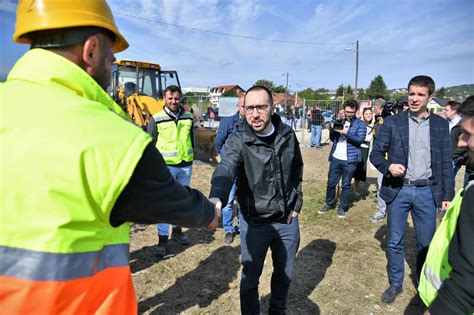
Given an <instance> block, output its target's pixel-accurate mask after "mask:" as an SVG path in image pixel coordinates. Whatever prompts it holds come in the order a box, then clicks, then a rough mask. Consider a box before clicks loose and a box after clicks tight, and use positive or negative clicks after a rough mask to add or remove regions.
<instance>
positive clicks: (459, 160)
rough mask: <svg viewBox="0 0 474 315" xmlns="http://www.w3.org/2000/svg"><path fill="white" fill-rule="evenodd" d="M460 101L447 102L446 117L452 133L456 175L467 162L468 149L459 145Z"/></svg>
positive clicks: (460, 131) (460, 129)
mask: <svg viewBox="0 0 474 315" xmlns="http://www.w3.org/2000/svg"><path fill="white" fill-rule="evenodd" d="M459 106H461V104H460V103H458V102H455V101H449V102H448V103H447V104H446V112H445V114H446V118H447V119H448V121H449V133H450V134H451V144H452V149H453V171H454V177H456V174H457V173H458V171H459V169H460V168H461V166H463V165H465V164H466V158H467V149H466V148H460V147H458V140H459V136H460V135H461V134H462V128H461V118H462V117H461V115H459V113H458V109H459Z"/></svg>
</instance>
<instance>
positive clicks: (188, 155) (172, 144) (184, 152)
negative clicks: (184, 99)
mask: <svg viewBox="0 0 474 315" xmlns="http://www.w3.org/2000/svg"><path fill="white" fill-rule="evenodd" d="M153 119H154V120H155V123H156V129H157V132H158V139H157V141H156V148H157V149H158V150H159V151H160V153H161V154H162V155H163V158H164V160H165V162H166V164H168V165H176V164H179V163H181V162H183V161H184V162H191V161H192V160H193V158H194V152H193V144H192V141H191V129H192V128H193V114H191V113H190V112H188V111H183V112H182V113H181V114H180V115H179V117H178V119H177V120H176V119H174V118H173V117H170V116H169V115H168V114H167V113H166V112H165V111H164V110H162V111H160V112H158V113H156V114H155V115H153Z"/></svg>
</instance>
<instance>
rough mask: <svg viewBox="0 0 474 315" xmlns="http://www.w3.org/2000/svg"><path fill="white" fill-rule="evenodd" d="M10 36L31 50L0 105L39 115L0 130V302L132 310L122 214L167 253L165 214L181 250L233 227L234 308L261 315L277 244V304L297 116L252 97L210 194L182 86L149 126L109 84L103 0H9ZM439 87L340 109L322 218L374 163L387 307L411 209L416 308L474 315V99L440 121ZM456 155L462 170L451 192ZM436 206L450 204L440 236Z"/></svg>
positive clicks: (17, 309) (231, 131)
mask: <svg viewBox="0 0 474 315" xmlns="http://www.w3.org/2000/svg"><path fill="white" fill-rule="evenodd" d="M14 40H15V41H16V42H19V43H28V44H30V45H31V49H30V50H29V51H28V52H26V53H25V54H24V55H23V56H22V57H21V58H20V59H19V60H18V62H17V63H16V64H15V66H14V67H13V69H12V70H11V72H10V74H9V76H8V78H7V80H6V81H5V82H3V83H1V84H0V100H1V107H2V114H3V115H5V117H14V116H18V115H21V116H24V117H35V123H33V124H30V125H29V126H28V128H20V127H18V125H17V122H16V121H15V120H6V119H4V120H1V126H0V130H2V132H1V133H0V139H1V143H2V147H4V148H8V152H7V151H6V150H3V152H2V171H3V174H2V186H1V187H2V188H1V189H2V198H3V200H2V208H1V213H2V223H1V226H2V229H1V230H2V231H1V236H0V248H1V252H2V263H1V264H0V277H1V279H2V284H1V286H0V308H1V310H2V313H5V314H28V313H37V314H56V313H70V314H76V313H80V314H82V313H86V314H89V313H106V314H136V313H137V300H136V296H135V292H134V288H133V283H132V277H131V274H130V267H129V233H130V230H129V226H130V225H129V223H130V222H135V223H141V224H157V234H158V245H157V247H156V253H157V255H159V256H160V257H169V256H170V255H172V253H170V252H169V250H168V246H167V244H168V241H169V238H170V235H169V224H172V225H173V228H172V235H171V238H172V239H173V240H175V241H177V242H178V243H180V244H183V245H186V244H188V243H189V239H188V238H187V235H185V234H184V232H183V230H182V227H189V228H195V227H206V228H207V229H209V230H214V229H216V228H217V227H218V225H219V223H220V221H221V220H222V218H221V217H223V218H224V220H223V221H224V229H225V237H224V242H226V243H232V242H233V241H234V236H235V235H236V234H237V233H240V249H241V263H242V274H241V281H240V305H241V312H242V313H243V314H259V313H260V302H259V301H260V300H259V295H258V291H259V290H258V286H259V278H260V276H261V274H262V269H263V265H264V261H265V257H266V253H267V251H268V249H270V250H271V252H272V258H273V273H272V277H271V284H270V286H271V295H270V302H269V313H270V314H284V313H285V312H286V309H287V296H288V290H289V287H290V283H291V279H292V274H293V267H294V261H295V257H296V253H297V251H298V247H299V242H300V229H299V213H300V211H301V209H302V206H303V193H302V191H303V190H302V181H303V158H302V155H301V151H300V145H299V143H298V140H297V137H296V135H295V132H294V123H293V122H292V119H293V120H294V118H295V116H294V112H293V113H292V112H291V111H290V113H288V115H287V116H286V117H285V121H287V122H288V125H287V124H285V123H283V122H282V119H281V118H280V115H275V114H274V113H275V106H274V103H273V95H272V93H271V91H269V90H268V89H267V88H265V87H263V86H253V87H251V88H250V89H249V90H247V91H246V92H245V94H244V95H242V96H241V97H240V98H239V101H238V103H237V110H236V113H235V115H233V116H231V117H228V118H226V119H224V120H223V121H222V122H221V124H220V126H219V130H218V132H217V136H216V147H217V149H218V150H219V152H220V154H221V162H220V163H219V164H218V166H217V167H216V168H215V170H214V173H213V175H212V181H211V189H210V194H209V198H206V197H205V196H204V195H203V194H202V193H201V192H199V191H198V190H195V189H192V188H190V187H189V183H190V178H191V174H192V164H193V159H194V140H193V139H194V137H193V116H192V113H191V112H189V111H187V110H185V109H184V108H183V107H182V105H181V100H182V92H181V90H180V89H179V87H177V86H168V87H167V88H166V90H165V93H164V100H165V106H164V108H163V110H162V111H160V112H158V113H156V114H154V115H153V117H152V118H151V119H150V122H149V124H148V129H147V133H145V132H143V130H142V129H141V128H139V127H137V126H135V125H134V124H133V123H132V122H131V120H130V119H129V117H128V116H127V115H126V114H125V113H124V112H123V111H122V109H121V108H120V107H119V106H118V105H117V104H116V103H115V102H114V101H113V100H112V98H111V97H110V96H109V95H108V94H107V92H106V89H107V86H108V85H109V80H110V74H111V66H112V62H113V61H114V59H115V58H114V53H117V52H120V51H123V50H125V49H126V48H127V47H128V43H127V41H126V40H125V38H124V37H123V36H122V34H121V33H120V32H119V30H118V28H117V26H116V25H115V22H114V18H113V16H112V12H111V11H110V8H109V7H108V5H107V4H106V2H105V1H98V0H84V1H81V2H74V1H68V2H58V1H47V0H44V1H39V2H30V1H20V2H19V3H18V8H17V21H16V30H15V34H14ZM434 89H435V85H434V81H433V80H432V79H431V78H430V77H427V76H416V77H414V78H412V79H411V80H410V81H409V83H408V100H407V104H408V110H406V111H402V112H400V113H398V114H394V115H389V116H386V117H383V123H382V122H381V121H380V120H378V122H377V125H378V126H374V125H373V124H372V116H373V114H372V111H371V110H369V109H367V110H364V111H363V112H362V117H363V119H362V120H361V119H358V118H357V117H356V113H357V111H358V106H359V104H358V103H357V101H354V100H351V101H347V102H345V103H344V112H343V113H338V118H340V119H341V120H340V121H339V122H338V126H336V125H335V126H334V127H333V128H332V129H331V132H330V139H331V141H332V142H333V144H332V147H331V151H330V155H329V161H330V166H329V171H328V181H327V189H326V198H325V204H324V206H323V207H322V208H321V209H320V210H319V213H322V214H327V213H329V212H330V211H331V210H332V209H335V207H336V205H337V206H338V211H337V215H338V216H339V217H340V218H344V217H345V216H346V212H347V209H348V207H349V196H350V192H351V180H352V178H353V177H354V178H355V179H356V180H357V181H363V180H364V179H365V177H366V168H367V166H366V164H367V160H369V161H370V162H371V163H372V164H373V165H374V166H375V167H376V168H377V170H378V171H379V173H380V177H381V183H380V185H379V194H378V196H379V197H380V198H381V200H382V201H383V202H384V204H385V208H386V211H385V212H384V213H385V215H386V216H387V224H388V241H387V262H388V266H387V271H388V278H389V287H388V288H387V289H386V290H385V291H384V292H383V294H382V297H381V299H382V301H383V302H384V303H388V304H389V303H392V302H393V301H394V300H395V299H396V297H397V295H398V294H400V292H402V290H403V286H402V284H403V277H404V269H403V268H404V253H403V238H404V235H405V231H406V223H407V216H408V213H409V212H411V215H412V217H413V223H414V226H415V232H416V242H417V252H418V256H417V275H418V279H419V281H420V285H419V287H418V290H419V294H420V297H421V298H422V300H423V301H424V302H425V304H426V305H427V307H428V308H429V309H428V310H427V312H431V313H433V314H465V313H472V312H473V310H474V301H473V296H474V285H473V283H474V279H473V277H474V270H473V266H474V257H473V256H474V248H473V244H474V243H473V242H472V236H473V228H472V227H473V226H474V211H473V207H472V203H473V202H474V200H473V199H474V177H473V174H472V170H473V167H474V97H469V98H468V99H467V100H465V101H464V103H463V104H461V105H459V104H457V103H450V105H449V114H448V113H447V118H448V119H449V121H450V122H449V124H448V122H447V121H446V120H445V119H443V118H441V117H439V116H437V115H434V114H431V113H429V112H428V111H427V104H428V101H429V100H430V99H431V97H432V95H433V92H434ZM18 104H21V106H17V105H18ZM291 110H294V108H292V109H291ZM318 110H319V109H317V108H316V109H314V112H312V113H311V128H313V126H314V137H312V144H313V143H314V146H315V147H319V146H320V144H321V142H320V135H321V128H320V127H321V117H320V116H319V114H320V110H319V114H318ZM375 114H378V113H377V110H376V113H375ZM292 115H293V116H292ZM58 117H60V119H58ZM373 130H376V133H373ZM450 132H451V135H450ZM313 140H314V142H313ZM455 143H457V145H455ZM453 148H455V149H456V150H455V155H453ZM458 149H459V150H458ZM460 165H466V169H467V170H466V173H467V174H468V177H467V181H466V185H465V188H464V189H461V190H460V191H459V193H458V194H457V195H456V196H455V195H454V176H455V174H456V172H458V171H459V166H460ZM354 174H355V175H354ZM341 179H342V192H341V194H340V197H339V201H338V198H337V196H336V186H337V184H338V182H339V181H340V180H341ZM453 198H454V199H453ZM234 200H236V201H238V205H239V211H237V212H238V223H237V226H233V214H234ZM451 201H452V203H451ZM437 208H443V209H446V210H447V211H446V214H445V218H444V219H443V222H442V223H441V225H440V227H439V229H438V230H437V231H436V234H435V230H436V210H437ZM221 213H222V215H221ZM433 235H434V236H433ZM430 244H431V245H430Z"/></svg>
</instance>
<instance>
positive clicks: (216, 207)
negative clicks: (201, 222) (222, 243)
mask: <svg viewBox="0 0 474 315" xmlns="http://www.w3.org/2000/svg"><path fill="white" fill-rule="evenodd" d="M209 201H210V202H212V203H213V204H214V219H213V220H212V222H211V223H209V224H208V225H206V229H207V230H209V231H214V230H215V229H216V228H217V227H218V226H219V222H220V220H221V209H222V202H221V200H220V199H219V198H211V199H209Z"/></svg>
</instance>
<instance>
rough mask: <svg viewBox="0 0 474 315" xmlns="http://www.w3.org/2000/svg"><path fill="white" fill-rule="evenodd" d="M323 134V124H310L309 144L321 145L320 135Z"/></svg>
mask: <svg viewBox="0 0 474 315" xmlns="http://www.w3.org/2000/svg"><path fill="white" fill-rule="evenodd" d="M322 134H323V126H320V125H311V140H310V143H311V146H312V147H316V148H319V147H320V146H321V135H322Z"/></svg>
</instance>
